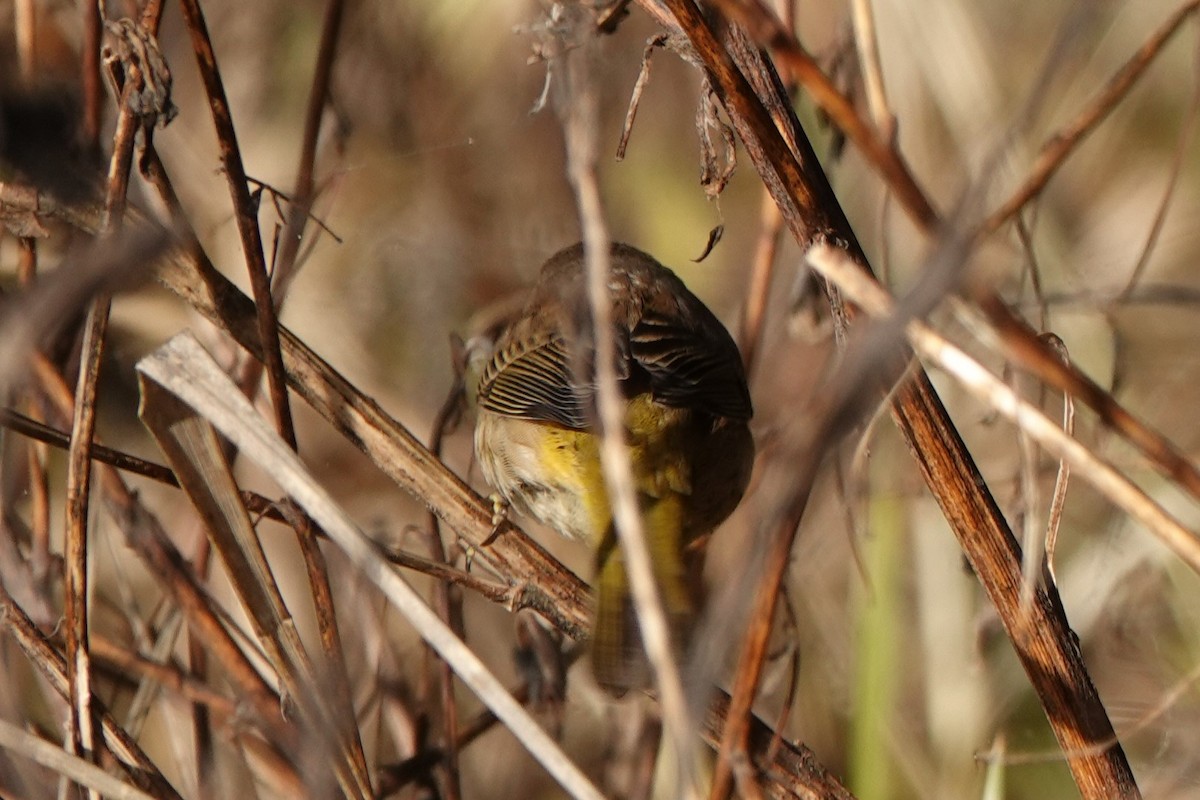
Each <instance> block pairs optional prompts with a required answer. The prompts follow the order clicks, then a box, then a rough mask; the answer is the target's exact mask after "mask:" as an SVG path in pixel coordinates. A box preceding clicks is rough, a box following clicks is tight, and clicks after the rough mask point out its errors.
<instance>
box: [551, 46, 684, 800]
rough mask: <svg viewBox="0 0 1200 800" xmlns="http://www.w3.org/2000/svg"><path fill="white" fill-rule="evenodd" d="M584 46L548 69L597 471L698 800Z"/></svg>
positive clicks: (669, 724) (671, 729)
mask: <svg viewBox="0 0 1200 800" xmlns="http://www.w3.org/2000/svg"><path fill="white" fill-rule="evenodd" d="M589 44H594V42H591V41H588V42H585V43H584V46H582V47H579V48H574V49H567V50H566V52H565V53H563V54H562V55H561V56H560V57H559V58H558V59H557V60H556V61H555V62H554V67H555V68H556V69H558V70H559V71H560V73H562V81H561V82H562V83H563V84H565V87H564V88H563V91H561V92H560V93H559V96H560V97H561V102H560V104H559V106H560V107H559V108H558V110H559V114H560V116H561V118H562V128H563V138H564V139H565V142H566V150H567V177H568V179H569V180H570V182H571V185H572V187H573V188H574V190H575V201H576V203H577V205H578V208H579V221H580V226H581V227H582V229H583V243H584V258H585V261H586V264H587V298H588V305H589V307H590V310H591V317H592V337H593V341H594V342H595V348H596V355H595V369H596V379H595V380H596V407H597V417H598V421H599V435H600V466H601V468H602V469H603V473H604V483H605V487H606V488H607V490H608V496H609V503H610V504H611V506H612V509H613V522H614V525H615V527H616V531H617V538H618V540H619V542H620V547H621V553H622V556H623V558H624V563H625V570H626V574H627V575H628V577H629V588H630V595H631V596H632V598H633V605H634V608H635V609H636V611H637V622H638V627H639V628H640V630H641V634H642V645H643V647H644V648H645V651H646V658H647V660H648V661H649V662H650V665H651V667H652V668H653V670H654V675H655V679H656V683H657V686H658V691H659V695H660V699H661V702H662V709H663V727H664V729H665V730H666V736H667V738H668V740H669V741H670V742H671V745H672V747H673V748H674V753H675V758H676V761H675V765H676V769H677V770H678V772H677V776H678V779H677V781H676V790H677V792H678V793H679V796H680V797H685V798H699V797H700V796H701V789H700V785H701V780H702V779H701V777H700V775H699V773H698V771H697V770H698V762H697V758H696V756H697V753H696V745H697V744H698V741H697V739H696V738H695V733H696V728H695V725H694V724H693V723H692V722H691V712H690V709H689V708H688V705H687V698H686V695H685V693H684V690H683V678H682V676H681V674H680V670H679V664H678V662H677V661H676V659H675V655H674V653H672V651H671V641H672V637H671V634H670V628H669V627H668V625H667V616H666V613H665V612H664V611H663V603H662V595H661V591H662V590H660V589H659V588H658V586H657V583H656V582H655V579H654V567H653V565H652V563H651V559H650V549H649V547H648V545H647V542H646V531H645V527H644V525H643V523H642V518H641V512H640V510H639V507H638V500H637V489H636V487H635V485H634V482H633V464H632V461H631V455H630V452H629V448H628V446H627V445H626V442H625V414H624V405H625V403H624V400H623V399H622V397H621V390H620V387H619V386H618V384H617V371H616V369H617V368H616V364H617V360H616V355H617V350H616V348H617V343H616V341H615V338H614V334H613V328H612V318H613V312H612V300H611V297H610V292H609V288H608V285H609V234H608V225H607V222H606V221H605V216H604V208H603V203H602V201H601V198H600V187H599V183H598V181H597V177H596V125H597V117H596V114H597V104H598V99H597V96H596V87H595V86H594V85H593V84H592V80H593V77H592V75H591V74H590V71H589V64H588V63H587V59H588V58H590V57H592V53H591V48H590V47H588V45H589Z"/></svg>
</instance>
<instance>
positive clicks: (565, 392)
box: [479, 336, 595, 430]
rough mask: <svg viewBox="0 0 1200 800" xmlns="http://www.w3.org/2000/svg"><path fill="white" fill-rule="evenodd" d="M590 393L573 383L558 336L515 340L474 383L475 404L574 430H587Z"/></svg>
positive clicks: (571, 369)
mask: <svg viewBox="0 0 1200 800" xmlns="http://www.w3.org/2000/svg"><path fill="white" fill-rule="evenodd" d="M594 393H595V392H594V389H593V387H592V386H591V384H590V383H585V382H581V381H580V380H578V379H577V377H576V375H575V365H574V364H572V363H571V357H570V354H569V353H568V352H567V348H566V344H565V343H564V342H563V340H562V338H561V337H559V336H550V337H546V338H542V339H539V340H532V341H531V340H529V339H527V338H518V339H515V340H514V341H512V342H510V343H509V344H507V345H505V346H503V347H501V348H500V349H499V350H497V351H496V353H495V355H493V356H492V360H491V362H489V363H488V365H487V367H486V368H485V369H484V372H483V376H482V378H481V380H480V383H479V398H480V403H481V405H482V406H483V407H484V408H486V409H487V410H489V411H493V412H495V413H497V414H503V415H505V416H508V417H517V418H519V419H528V420H541V421H546V422H556V423H558V424H559V425H563V426H565V427H567V428H572V429H575V430H582V429H584V428H586V427H587V425H588V421H589V420H588V417H589V414H590V413H591V407H592V398H593V396H594Z"/></svg>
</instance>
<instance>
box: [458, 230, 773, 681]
mask: <svg viewBox="0 0 1200 800" xmlns="http://www.w3.org/2000/svg"><path fill="white" fill-rule="evenodd" d="M586 283H587V276H586V268H585V265H584V252H583V246H582V245H581V244H576V245H574V246H573V247H568V248H567V249H565V250H562V251H561V252H559V253H557V254H556V255H554V256H552V257H551V258H550V260H549V261H547V262H546V264H545V265H544V266H543V267H542V271H541V275H540V277H539V278H538V282H537V285H536V286H535V287H534V289H533V293H532V296H531V297H530V299H529V301H528V303H527V304H526V305H525V307H524V309H523V311H522V312H521V314H520V315H519V316H518V317H517V319H516V321H515V322H513V323H512V325H511V326H510V327H509V328H508V329H507V330H506V331H505V332H504V333H503V334H502V335H501V337H500V338H499V340H498V341H497V343H496V347H495V349H494V351H493V353H492V356H491V359H490V360H489V361H488V362H487V363H486V364H485V365H484V367H483V370H482V374H481V376H480V379H479V387H478V416H477V421H476V425H475V451H476V454H477V456H478V459H479V464H480V466H481V468H482V471H483V475H484V478H485V479H486V480H487V481H488V483H489V484H490V485H491V486H492V487H493V488H494V489H495V490H496V491H497V492H498V493H499V495H500V496H501V497H502V498H503V500H504V501H506V502H507V503H509V504H510V505H511V506H513V507H515V508H516V509H517V510H519V511H521V512H523V513H527V514H530V515H532V516H533V517H535V518H537V519H538V520H540V521H541V522H543V523H545V524H546V525H548V526H550V527H551V528H554V529H555V530H556V531H558V532H559V533H560V534H562V535H563V536H566V537H569V538H572V539H580V540H583V541H586V542H588V543H589V544H590V545H591V547H592V548H593V550H594V552H595V568H596V578H595V585H596V598H597V600H596V612H595V622H594V625H593V630H592V640H591V648H590V649H591V656H592V668H593V673H594V675H595V677H596V680H597V682H598V683H599V684H600V685H601V686H603V687H604V688H605V689H607V690H608V691H609V692H611V693H612V694H614V695H621V694H624V693H625V692H626V691H629V690H631V689H637V688H644V687H645V686H647V685H649V682H650V672H649V667H648V665H647V663H646V659H645V654H644V651H643V649H642V644H641V636H640V633H639V629H638V625H637V620H636V618H635V616H634V609H633V604H632V601H631V599H630V594H629V579H628V577H627V575H626V572H625V563H624V556H623V554H622V551H621V547H620V545H619V543H618V541H617V537H616V532H615V530H614V528H613V514H612V510H611V508H610V506H609V500H608V493H607V490H606V488H605V480H604V476H603V472H602V469H601V465H600V440H599V435H598V424H597V421H596V377H595V343H594V339H593V326H592V321H591V311H590V306H589V304H588V298H587V290H586ZM608 288H609V292H610V295H611V298H612V304H613V305H612V309H613V313H612V323H613V333H614V335H615V341H616V351H617V363H616V365H615V366H616V375H617V379H618V381H619V383H620V389H621V395H622V397H623V398H624V404H625V406H624V423H625V440H626V443H627V445H628V447H629V454H630V461H631V463H632V471H633V480H634V484H635V486H636V489H637V495H638V502H639V506H640V510H641V513H642V518H643V525H644V531H645V535H646V543H647V545H648V547H649V550H650V556H651V559H652V562H653V566H654V576H655V579H656V581H657V583H658V589H659V592H660V596H661V597H662V599H663V604H664V608H665V611H666V613H667V618H668V623H669V625H670V628H671V630H672V635H673V636H674V637H675V641H673V642H672V644H673V646H674V647H676V648H677V651H682V650H683V649H684V648H686V647H687V645H688V639H689V636H690V631H691V630H692V628H693V623H694V621H695V619H696V617H697V615H698V614H699V611H700V608H701V603H702V600H703V581H702V572H703V545H704V543H705V541H706V539H707V535H708V534H709V533H711V532H712V530H713V529H714V528H716V527H717V525H719V524H720V523H721V522H722V521H724V520H725V518H726V517H728V516H729V514H730V513H731V512H732V511H733V509H734V508H735V507H736V506H737V504H738V502H739V501H740V500H741V498H742V495H743V494H744V493H745V490H746V484H747V483H748V481H749V478H750V469H751V466H752V463H753V460H754V440H753V438H752V437H751V435H750V429H749V426H748V423H749V421H750V418H751V415H752V414H753V410H752V407H751V403H750V392H749V389H748V388H747V385H746V375H745V371H744V370H743V368H742V360H741V357H740V356H739V354H738V349H737V346H736V345H735V344H734V342H733V339H732V338H731V337H730V336H729V333H728V332H727V331H726V330H725V328H724V327H722V325H721V323H720V322H719V321H718V320H717V318H716V317H715V316H713V314H712V312H711V311H709V310H708V308H707V307H706V306H705V305H704V304H703V303H702V302H700V300H699V299H698V298H697V297H696V296H695V295H694V294H692V293H691V292H690V291H688V289H687V287H686V286H684V284H683V281H681V280H680V279H679V278H678V277H676V275H675V273H673V272H671V270H669V269H667V268H666V267H664V266H662V265H661V264H659V263H658V262H657V261H655V260H654V259H653V258H652V257H650V256H649V255H647V254H646V253H643V252H642V251H640V250H638V249H636V248H634V247H631V246H629V245H626V244H613V245H612V250H611V259H610V272H609V281H608Z"/></svg>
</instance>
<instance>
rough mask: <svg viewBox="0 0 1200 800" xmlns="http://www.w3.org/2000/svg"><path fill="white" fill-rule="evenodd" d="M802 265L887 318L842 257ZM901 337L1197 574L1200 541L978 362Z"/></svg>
mask: <svg viewBox="0 0 1200 800" xmlns="http://www.w3.org/2000/svg"><path fill="white" fill-rule="evenodd" d="M808 260H809V263H811V264H812V265H813V268H814V269H816V270H818V271H820V273H821V274H822V275H824V276H825V277H826V278H828V279H829V280H831V281H834V282H835V283H837V285H838V286H839V287H840V288H841V289H842V290H843V291H845V292H846V294H847V296H849V297H852V298H853V299H854V302H855V303H856V304H857V305H859V306H860V307H861V308H863V309H864V310H865V311H867V312H868V313H870V314H872V315H873V316H887V315H889V314H891V313H892V302H891V299H890V297H889V296H888V295H887V293H886V292H884V291H883V289H882V288H880V287H879V285H878V284H876V283H874V282H873V281H871V280H870V279H869V278H868V277H867V276H866V275H864V274H863V273H862V272H861V271H859V270H858V269H857V268H856V267H855V266H854V265H853V264H852V262H850V261H849V259H848V258H846V257H845V255H844V254H841V253H839V252H838V251H836V250H834V249H833V248H830V247H828V246H825V245H819V246H817V247H814V248H813V249H811V250H810V251H809V253H808ZM907 332H908V335H909V338H910V342H911V343H912V345H913V348H914V349H915V350H917V352H918V353H920V354H921V356H922V357H924V358H927V359H930V360H932V361H933V362H934V363H936V364H938V365H939V366H940V367H942V368H943V369H945V370H946V371H947V372H948V373H950V374H951V375H952V376H953V377H954V378H956V379H957V380H958V381H959V382H960V383H961V384H962V385H963V387H964V388H966V389H967V390H968V391H970V392H971V393H972V394H974V395H976V396H977V397H979V398H980V399H982V400H984V401H985V402H986V403H988V405H989V406H991V407H992V408H993V409H995V410H996V411H998V412H1000V413H1001V414H1003V415H1004V416H1005V417H1007V418H1008V419H1010V420H1011V421H1012V422H1013V423H1014V424H1016V425H1018V426H1020V427H1021V428H1022V429H1023V430H1025V431H1027V432H1028V433H1029V435H1030V436H1031V437H1033V438H1034V439H1035V440H1036V441H1037V442H1038V443H1039V444H1041V445H1042V446H1043V447H1045V448H1046V449H1047V450H1049V451H1050V452H1051V453H1053V454H1054V455H1056V456H1058V457H1060V458H1064V459H1066V460H1067V461H1068V462H1069V463H1070V465H1071V467H1072V469H1073V470H1075V471H1076V472H1077V473H1078V474H1079V476H1080V477H1082V478H1083V479H1084V480H1086V481H1088V482H1089V483H1091V484H1092V486H1094V487H1095V488H1096V489H1097V490H1098V491H1100V492H1101V493H1103V494H1104V495H1105V496H1106V497H1107V498H1108V499H1109V500H1111V501H1112V502H1113V503H1115V504H1116V505H1118V506H1120V507H1121V508H1123V509H1125V511H1126V512H1127V513H1128V514H1129V515H1130V516H1131V517H1133V518H1134V519H1136V520H1137V521H1139V522H1141V523H1142V524H1143V525H1145V526H1146V527H1147V528H1148V529H1149V530H1150V532H1151V533H1153V534H1154V535H1155V536H1157V537H1158V538H1159V540H1160V541H1162V542H1163V544H1165V545H1167V547H1169V548H1170V549H1171V550H1172V551H1173V552H1174V553H1175V554H1176V555H1177V556H1178V557H1179V558H1180V559H1181V560H1183V561H1184V562H1185V563H1186V564H1187V565H1188V566H1189V567H1190V568H1191V569H1192V570H1194V571H1195V572H1197V573H1200V536H1198V535H1197V534H1196V533H1195V532H1194V531H1191V530H1189V529H1188V528H1186V527H1185V526H1184V525H1182V524H1181V523H1180V522H1179V521H1178V520H1176V519H1175V518H1174V517H1172V516H1171V515H1169V514H1168V513H1167V512H1166V511H1165V510H1163V508H1162V507H1161V506H1160V505H1159V504H1158V503H1155V502H1154V501H1153V500H1151V499H1150V498H1149V497H1148V496H1147V495H1146V493H1145V492H1143V491H1142V490H1141V489H1139V488H1138V487H1137V486H1135V485H1134V484H1133V483H1132V482H1131V481H1130V480H1129V479H1128V478H1126V477H1125V476H1124V475H1122V474H1121V473H1119V472H1118V471H1117V470H1116V469H1114V468H1113V467H1112V466H1111V465H1110V464H1108V463H1107V462H1105V461H1104V460H1102V459H1100V458H1098V457H1097V456H1096V455H1095V454H1094V453H1092V452H1091V451H1090V450H1088V449H1087V448H1086V447H1084V446H1083V445H1082V444H1080V443H1079V442H1077V441H1076V440H1074V439H1072V438H1070V437H1069V436H1067V434H1066V433H1065V431H1063V429H1062V428H1061V427H1059V426H1058V425H1057V424H1055V423H1054V422H1053V421H1051V420H1050V419H1048V418H1047V417H1046V416H1045V415H1044V414H1042V413H1041V411H1039V410H1038V409H1037V408H1035V407H1034V406H1033V405H1032V404H1030V403H1028V402H1027V401H1025V400H1022V399H1021V398H1020V397H1019V396H1018V395H1017V393H1016V392H1014V391H1013V390H1012V388H1011V387H1009V386H1008V385H1007V384H1005V383H1004V382H1003V381H1001V380H999V379H998V378H996V377H994V376H993V375H992V374H991V373H989V372H987V370H985V369H984V368H983V367H982V366H981V365H980V364H979V362H977V361H975V360H974V359H972V358H971V357H969V356H968V355H967V354H966V353H964V352H963V351H962V350H960V349H959V348H957V347H955V346H953V345H952V344H950V343H949V342H947V341H946V340H945V339H943V338H942V337H941V336H940V335H938V334H937V333H935V332H934V331H933V330H932V329H931V328H930V327H929V326H928V325H926V324H924V323H922V322H919V321H915V320H913V321H909V322H908V323H907ZM1068 749H1070V748H1068Z"/></svg>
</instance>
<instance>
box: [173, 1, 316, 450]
mask: <svg viewBox="0 0 1200 800" xmlns="http://www.w3.org/2000/svg"><path fill="white" fill-rule="evenodd" d="M181 5H182V7H183V17H184V20H185V22H186V23H187V28H188V32H189V34H190V35H191V38H192V49H193V50H194V51H195V53H196V63H197V64H198V65H199V67H200V76H201V78H203V80H204V89H205V91H206V92H207V94H208V104H209V107H210V108H211V110H212V116H213V124H214V125H215V126H216V129H217V142H218V144H219V145H220V149H221V164H222V166H223V167H224V170H225V176H226V178H227V179H228V182H229V191H230V194H231V195H232V198H233V208H234V219H235V220H236V221H237V227H238V234H239V237H240V239H241V243H242V252H243V254H244V255H245V257H246V268H247V270H248V271H249V273H250V286H251V288H252V290H253V293H254V306H255V309H256V312H255V313H256V318H257V320H258V336H259V340H260V341H262V342H263V343H264V348H265V354H264V358H263V363H264V364H265V365H266V368H267V385H268V388H269V390H270V395H271V406H272V408H273V409H274V411H275V425H276V429H277V430H278V431H279V435H280V436H281V437H283V440H284V441H285V442H287V443H288V445H289V446H290V447H291V448H292V449H293V450H294V449H296V431H295V428H294V426H293V423H292V413H291V406H290V404H289V401H288V395H287V386H286V383H285V380H284V373H283V361H282V357H281V356H280V353H279V328H278V325H279V320H278V319H277V317H276V313H275V303H274V301H273V300H272V298H271V281H270V278H269V277H268V276H267V263H266V257H265V256H264V254H263V243H262V232H261V231H260V230H259V227H258V210H257V208H256V207H255V204H254V202H253V200H252V199H251V197H250V187H249V186H248V185H247V183H246V170H245V167H244V166H243V165H242V154H241V150H240V149H239V147H238V141H237V133H236V132H235V131H234V128H233V117H232V116H231V115H230V113H229V101H228V100H227V99H226V97H225V85H224V82H223V81H222V80H221V73H220V71H219V70H218V68H217V58H216V55H215V54H214V53H213V47H212V41H211V40H210V39H209V36H208V26H207V25H206V24H205V21H204V12H203V11H201V10H200V3H199V0H181Z"/></svg>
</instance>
